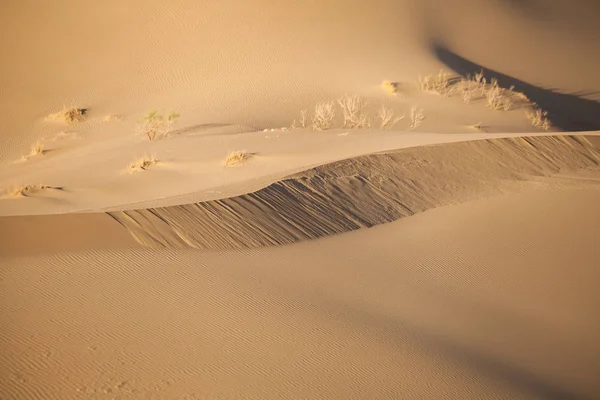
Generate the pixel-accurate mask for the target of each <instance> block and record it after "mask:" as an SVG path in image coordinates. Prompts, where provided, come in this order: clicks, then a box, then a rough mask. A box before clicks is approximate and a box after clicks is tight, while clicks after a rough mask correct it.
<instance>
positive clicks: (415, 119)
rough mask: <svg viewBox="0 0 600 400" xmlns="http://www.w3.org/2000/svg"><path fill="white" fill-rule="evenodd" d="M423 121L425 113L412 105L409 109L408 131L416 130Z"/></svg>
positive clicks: (414, 104)
mask: <svg viewBox="0 0 600 400" xmlns="http://www.w3.org/2000/svg"><path fill="white" fill-rule="evenodd" d="M424 120H425V112H424V110H423V109H422V108H421V107H419V105H418V104H417V103H413V105H412V107H411V108H410V126H409V128H408V129H409V130H411V131H412V130H413V129H416V128H418V127H419V126H420V125H421V124H422V123H423V121H424Z"/></svg>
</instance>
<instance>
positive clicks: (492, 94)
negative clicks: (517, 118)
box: [485, 79, 514, 111]
mask: <svg viewBox="0 0 600 400" xmlns="http://www.w3.org/2000/svg"><path fill="white" fill-rule="evenodd" d="M513 89H514V87H512V86H511V88H510V89H504V88H501V87H500V86H499V85H498V80H497V79H492V82H491V84H490V87H489V88H488V90H487V92H486V94H485V97H486V99H487V106H488V107H490V108H491V109H492V110H503V111H509V110H510V109H511V108H512V105H513V102H512V99H511V96H512V94H513Z"/></svg>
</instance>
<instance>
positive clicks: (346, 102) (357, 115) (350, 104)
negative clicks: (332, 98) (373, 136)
mask: <svg viewBox="0 0 600 400" xmlns="http://www.w3.org/2000/svg"><path fill="white" fill-rule="evenodd" d="M337 103H338V104H339V106H340V108H341V109H342V115H343V117H344V124H343V128H349V129H360V128H369V127H370V126H371V120H370V119H369V117H368V116H367V114H366V112H365V106H366V105H367V102H366V101H365V99H363V98H362V97H360V96H358V95H356V94H352V95H350V94H347V95H344V96H343V97H341V98H339V99H338V101H337Z"/></svg>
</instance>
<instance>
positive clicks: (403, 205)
mask: <svg viewBox="0 0 600 400" xmlns="http://www.w3.org/2000/svg"><path fill="white" fill-rule="evenodd" d="M599 164H600V151H599V149H598V148H597V147H596V146H594V145H593V144H592V143H591V142H590V141H589V140H588V139H587V138H586V137H584V136H544V137H522V138H505V139H492V140H481V141H473V142H462V143H452V144H444V145H435V146H424V147H418V148H411V149H405V150H400V151H396V152H389V153H381V154H372V155H367V156H362V157H356V158H352V159H348V160H343V161H339V162H335V163H332V164H328V165H325V166H321V167H317V168H313V169H310V170H308V171H306V172H303V173H300V174H296V175H293V176H290V177H289V178H287V179H284V180H281V181H279V182H275V183H273V184H271V185H270V186H268V187H266V188H264V189H261V190H259V191H257V192H254V193H249V194H245V195H242V196H237V197H232V198H228V199H221V200H215V201H207V202H200V203H194V204H186V205H180V206H171V207H162V208H148V209H142V210H130V211H117V212H109V213H108V214H109V215H110V216H111V217H113V218H114V219H115V220H117V221H118V222H119V223H121V224H122V225H123V226H124V227H125V228H126V229H128V230H129V231H130V233H131V234H132V235H133V236H134V238H136V240H137V241H138V242H140V243H142V244H144V245H147V246H151V247H175V248H182V247H193V248H198V249H203V250H226V249H237V248H248V247H261V246H271V245H282V244H289V243H294V242H298V241H302V240H309V239H316V238H319V237H323V236H328V235H333V234H337V233H342V232H348V231H353V230H356V229H360V228H367V227H371V226H374V225H379V224H383V223H386V222H391V221H395V220H397V219H400V218H403V217H407V216H410V215H414V214H417V213H420V212H423V211H426V210H428V209H431V208H435V207H439V206H442V205H448V204H457V203H462V202H465V201H468V200H473V199H476V198H479V197H485V196H490V195H493V194H499V193H502V191H503V189H504V190H506V191H509V192H510V191H512V190H514V189H511V185H510V184H511V183H513V184H514V183H519V182H526V181H532V180H536V179H539V178H543V177H551V176H552V175H553V174H556V173H558V172H564V171H577V170H580V169H585V168H594V169H595V168H598V165H599ZM513 186H514V185H513Z"/></svg>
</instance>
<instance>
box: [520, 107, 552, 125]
mask: <svg viewBox="0 0 600 400" xmlns="http://www.w3.org/2000/svg"><path fill="white" fill-rule="evenodd" d="M526 115H527V118H529V120H530V121H531V125H533V126H534V127H536V128H542V129H543V130H545V131H548V130H550V128H552V124H551V123H550V120H549V119H548V112H547V111H544V110H542V109H541V108H539V107H537V106H535V105H534V106H533V108H532V109H531V110H529V111H527V112H526Z"/></svg>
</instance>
